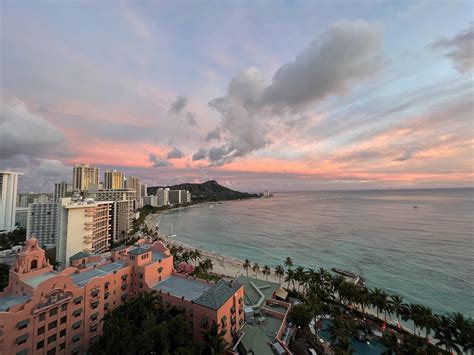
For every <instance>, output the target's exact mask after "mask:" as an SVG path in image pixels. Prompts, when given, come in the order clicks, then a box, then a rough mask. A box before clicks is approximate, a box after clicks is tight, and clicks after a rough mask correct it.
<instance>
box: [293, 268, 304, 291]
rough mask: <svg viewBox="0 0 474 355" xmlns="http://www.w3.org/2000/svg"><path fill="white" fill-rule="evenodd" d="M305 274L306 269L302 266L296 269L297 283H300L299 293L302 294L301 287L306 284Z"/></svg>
mask: <svg viewBox="0 0 474 355" xmlns="http://www.w3.org/2000/svg"><path fill="white" fill-rule="evenodd" d="M305 276H306V275H305V272H304V268H303V267H302V266H298V267H297V268H296V269H295V281H297V282H298V292H300V285H301V283H302V282H304V277H305Z"/></svg>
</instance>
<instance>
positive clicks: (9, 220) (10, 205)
mask: <svg viewBox="0 0 474 355" xmlns="http://www.w3.org/2000/svg"><path fill="white" fill-rule="evenodd" d="M20 175H23V174H20V173H14V172H12V171H0V232H11V231H12V230H14V229H15V213H16V198H17V196H16V194H17V190H18V176H20Z"/></svg>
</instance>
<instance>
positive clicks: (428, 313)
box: [418, 305, 436, 339]
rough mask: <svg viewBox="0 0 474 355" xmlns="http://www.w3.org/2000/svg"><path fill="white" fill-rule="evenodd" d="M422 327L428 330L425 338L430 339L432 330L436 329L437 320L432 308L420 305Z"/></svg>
mask: <svg viewBox="0 0 474 355" xmlns="http://www.w3.org/2000/svg"><path fill="white" fill-rule="evenodd" d="M418 313H419V315H418V319H419V323H420V326H421V327H422V328H424V329H425V330H426V335H425V338H426V339H428V335H429V333H430V330H431V329H433V328H434V326H435V322H436V319H435V317H434V315H433V311H432V310H431V308H429V307H426V306H423V305H420V307H419V308H418Z"/></svg>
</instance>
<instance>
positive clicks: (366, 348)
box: [319, 319, 386, 355]
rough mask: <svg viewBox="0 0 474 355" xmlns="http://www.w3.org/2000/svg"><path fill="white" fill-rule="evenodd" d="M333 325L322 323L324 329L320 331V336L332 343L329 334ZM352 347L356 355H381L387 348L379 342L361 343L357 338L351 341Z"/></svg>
mask: <svg viewBox="0 0 474 355" xmlns="http://www.w3.org/2000/svg"><path fill="white" fill-rule="evenodd" d="M330 325H331V321H330V320H327V319H325V320H323V322H322V329H321V330H320V331H319V335H321V337H322V338H323V339H324V340H326V341H329V342H330V341H331V335H330V333H329V326H330ZM351 347H352V348H353V349H354V350H355V353H356V354H363V355H380V354H382V353H383V352H384V351H385V350H386V348H385V346H383V345H382V343H380V342H378V341H377V340H373V341H372V342H370V343H369V344H367V343H361V342H360V341H358V340H357V339H356V338H352V339H351Z"/></svg>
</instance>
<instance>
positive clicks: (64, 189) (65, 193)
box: [54, 181, 72, 202]
mask: <svg viewBox="0 0 474 355" xmlns="http://www.w3.org/2000/svg"><path fill="white" fill-rule="evenodd" d="M71 190H72V189H71V184H68V183H67V182H64V181H63V182H58V183H56V184H54V202H59V200H60V199H61V198H63V197H70V194H71Z"/></svg>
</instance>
